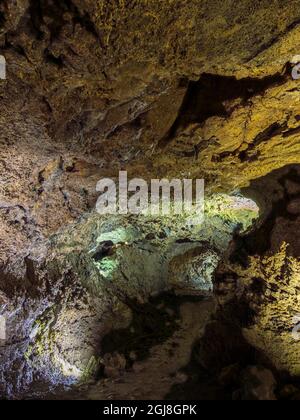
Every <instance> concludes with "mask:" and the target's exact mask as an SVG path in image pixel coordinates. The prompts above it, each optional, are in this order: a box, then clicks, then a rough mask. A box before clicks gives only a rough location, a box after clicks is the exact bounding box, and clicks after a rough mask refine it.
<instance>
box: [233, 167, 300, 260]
mask: <svg viewBox="0 0 300 420" xmlns="http://www.w3.org/2000/svg"><path fill="white" fill-rule="evenodd" d="M258 182H259V181H258ZM278 183H279V185H280V186H281V188H282V197H281V198H280V199H279V200H277V201H275V202H274V203H273V206H272V209H271V211H270V213H269V214H268V215H267V217H266V218H265V220H264V222H263V223H262V225H261V226H260V227H259V228H257V229H255V230H253V232H251V233H249V234H247V235H246V236H242V237H240V236H238V237H236V238H235V251H234V252H233V254H232V256H231V261H232V262H238V263H240V264H242V265H244V264H245V262H247V260H248V256H254V255H265V254H266V253H268V252H269V251H271V250H272V232H273V230H274V228H275V226H276V224H277V221H278V219H280V218H282V219H284V220H287V221H289V222H292V223H295V222H296V221H297V220H298V219H299V215H300V210H299V213H298V212H296V213H295V214H293V213H291V212H289V210H288V206H289V204H290V203H291V202H292V201H294V200H300V192H298V191H295V192H294V193H292V192H289V191H288V190H287V187H286V185H287V183H293V184H294V185H298V186H299V188H300V175H299V173H298V171H297V170H296V169H295V168H291V169H290V170H289V172H288V173H287V174H286V175H284V176H282V177H281V178H279V180H278ZM295 229H296V228H295ZM289 253H291V254H292V255H293V256H295V257H298V256H299V255H294V254H295V251H294V249H293V247H290V249H289ZM296 254H297V253H296Z"/></svg>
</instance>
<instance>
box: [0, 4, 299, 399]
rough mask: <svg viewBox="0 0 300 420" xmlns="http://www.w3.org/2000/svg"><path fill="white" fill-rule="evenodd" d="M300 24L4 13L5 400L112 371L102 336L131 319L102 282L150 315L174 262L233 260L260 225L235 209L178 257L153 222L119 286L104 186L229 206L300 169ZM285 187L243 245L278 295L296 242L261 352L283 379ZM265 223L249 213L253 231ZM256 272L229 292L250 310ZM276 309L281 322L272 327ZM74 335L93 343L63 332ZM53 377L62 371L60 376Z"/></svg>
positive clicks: (256, 330)
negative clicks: (120, 179) (103, 358)
mask: <svg viewBox="0 0 300 420" xmlns="http://www.w3.org/2000/svg"><path fill="white" fill-rule="evenodd" d="M299 25H300V10H299V2H298V1H297V0H289V1H285V0H276V1H275V0H274V1H272V2H271V3H270V1H265V0H264V1H261V0H260V1H253V0H252V1H249V0H240V1H239V2H234V1H232V0H225V1H224V0H222V1H221V0H217V1H210V0H189V1H187V0H141V1H136V0H115V1H108V0H99V1H96V0H93V1H92V0H67V1H58V0H57V1H56V0H39V1H36V0H34V1H33V0H3V1H1V3H0V53H1V54H3V55H4V56H5V58H6V60H7V75H8V77H7V80H6V81H3V80H0V101H1V113H0V129H1V130H0V174H1V176H0V235H1V243H0V302H1V309H0V313H6V314H10V318H9V320H11V321H10V322H11V324H10V331H11V332H10V335H9V339H8V343H6V346H5V347H0V353H1V357H2V366H1V368H0V372H1V375H2V376H0V378H1V380H0V382H1V388H0V389H1V392H2V394H3V395H4V396H12V395H15V394H16V393H17V392H18V391H19V390H21V389H24V387H25V385H26V384H29V383H31V382H32V381H33V379H36V377H38V378H39V380H40V381H48V382H49V381H50V382H52V384H56V383H60V382H61V381H65V379H64V378H66V377H68V378H69V379H68V380H70V382H72V380H73V379H74V376H77V375H79V376H80V375H81V376H82V373H84V374H86V376H88V375H89V373H90V372H92V371H93V370H94V369H95V366H96V365H97V360H94V359H93V357H95V348H97V346H99V343H98V342H96V341H95V337H100V336H101V335H102V334H103V331H102V328H103V329H104V330H106V329H107V330H109V328H111V327H112V326H114V327H115V326H116V325H117V324H118V322H119V323H120V324H121V326H124V325H126V323H128V320H129V319H130V310H128V307H127V306H126V305H125V306H123V305H122V303H120V299H119V298H118V297H117V296H115V295H114V293H111V290H110V293H108V292H107V288H106V287H104V286H103V284H104V285H105V284H106V283H105V281H103V277H104V279H105V276H103V272H104V273H107V270H108V272H109V273H110V274H109V276H107V277H106V281H107V282H109V281H110V282H111V283H112V284H113V286H114V287H115V289H114V288H113V290H116V286H117V289H119V290H121V291H122V292H123V293H125V294H126V296H130V297H134V298H136V299H140V302H142V303H143V302H145V300H146V296H147V295H148V294H149V293H151V292H153V291H158V290H159V291H161V290H162V289H163V288H164V287H165V286H166V285H167V284H168V282H167V280H166V279H167V278H168V262H169V261H170V260H172V259H174V258H175V260H180V259H181V258H182V261H183V265H182V266H180V270H182V272H183V273H184V272H185V269H186V268H185V267H186V266H185V264H186V265H187V266H188V267H189V264H190V263H192V265H194V264H195V261H194V260H193V259H192V261H191V260H190V252H195V251H191V249H193V248H194V247H195V248H197V247H199V242H201V246H203V242H204V241H206V247H207V248H209V250H207V249H206V252H207V251H209V252H214V253H215V252H216V249H217V253H218V254H220V255H222V253H223V252H224V250H225V249H226V247H227V245H228V241H229V240H230V235H231V233H232V231H233V230H234V229H236V228H237V227H238V224H239V221H242V222H244V221H245V212H243V211H241V212H240V211H238V215H236V214H235V217H234V218H233V219H234V220H233V219H232V216H233V215H232V209H230V210H228V209H227V210H226V211H224V210H222V209H221V210H220V209H219V212H220V213H221V215H222V214H223V217H221V218H219V219H218V218H217V219H216V218H215V216H214V215H212V214H211V212H212V209H211V208H209V209H208V214H209V217H210V223H209V225H207V226H205V229H204V231H203V232H202V237H201V240H200V241H199V237H198V238H197V237H196V238H195V237H194V236H193V234H192V233H191V232H189V231H185V233H184V235H183V236H187V237H188V238H189V240H191V238H192V240H195V241H196V245H195V243H194V244H191V243H189V245H184V244H182V243H181V246H178V247H177V248H176V252H177V253H176V252H175V251H174V252H173V253H172V252H171V251H170V250H169V249H168V246H170V243H169V242H168V232H169V230H168V229H170V226H165V224H164V223H163V226H159V227H158V226H154V227H153V226H151V225H149V226H148V231H147V229H145V230H146V232H147V234H150V235H151V234H152V235H153V232H152V231H150V232H149V229H150V227H153V230H154V231H155V235H154V239H149V238H151V236H150V237H148V239H147V238H146V237H142V239H141V237H140V232H141V231H142V232H144V230H143V229H144V226H143V225H142V223H141V226H139V223H136V225H137V226H136V228H137V230H138V233H137V232H134V233H133V234H132V235H133V238H134V240H137V241H138V242H139V241H142V242H143V243H142V244H141V242H139V243H138V244H135V243H133V242H134V240H133V239H132V238H131V239H129V243H131V246H128V245H126V244H124V243H125V242H126V240H125V241H124V240H120V239H118V240H117V241H116V242H113V245H114V247H116V245H119V246H118V247H116V249H114V251H115V252H116V253H117V255H118V257H119V258H120V260H121V261H123V263H124V266H123V267H122V268H123V274H122V276H120V272H119V271H118V272H117V275H116V276H115V277H114V276H110V275H111V272H110V271H109V270H110V269H111V268H112V267H113V268H114V265H112V266H111V259H109V258H108V261H107V257H105V258H106V261H104V263H106V264H104V266H103V260H101V259H100V262H99V261H98V263H99V265H100V268H99V267H97V265H96V264H94V262H93V261H92V260H93V257H92V256H93V255H97V253H98V254H99V252H101V250H99V248H98V247H99V246H101V243H102V241H98V242H97V235H100V234H102V233H103V232H100V231H101V229H100V227H99V226H100V225H101V223H102V220H100V219H99V220H98V219H97V218H96V216H94V215H93V214H90V213H91V212H92V210H93V209H94V206H95V202H96V199H97V196H96V191H95V186H96V183H97V181H98V180H99V179H100V178H101V177H106V176H113V177H114V176H116V175H117V173H118V171H119V170H120V169H126V170H128V172H129V176H131V175H132V176H134V177H139V176H142V177H143V178H146V179H150V178H156V177H160V178H162V177H171V176H176V177H188V178H191V177H195V178H196V177H197V178H200V177H204V178H205V179H206V182H207V192H214V193H215V192H218V193H223V194H226V193H231V192H233V191H237V190H238V189H240V188H241V187H246V186H249V184H250V183H251V181H253V180H255V179H259V178H261V177H263V176H265V175H267V174H268V173H270V172H271V171H273V170H278V169H280V168H282V167H284V166H286V165H292V164H296V163H298V161H299V147H300V146H299V144H300V143H299V141H298V134H299V132H300V129H299V119H300V117H299V107H298V99H299V98H298V95H299V81H293V80H292V79H291V75H290V71H291V66H290V64H289V62H290V61H291V60H292V57H293V56H294V55H296V54H299V50H298V48H299V47H298V46H299V41H300V31H299ZM287 171H289V169H288V170H287ZM283 176H284V178H283V179H281V181H278V180H277V181H275V188H278V192H277V194H278V195H279V204H278V205H276V204H275V205H274V206H273V204H274V203H276V202H277V201H278V197H277V196H276V191H275V192H274V191H273V190H272V193H274V197H275V198H274V202H273V201H272V200H270V199H269V198H267V199H262V198H259V197H256V194H254V195H253V191H252V192H250V193H249V194H250V196H252V197H254V198H256V199H257V200H258V201H259V203H260V202H262V206H263V207H262V210H263V211H265V214H266V215H268V217H269V220H270V221H269V222H267V223H266V225H265V227H263V228H261V229H260V228H259V229H258V230H257V231H256V232H255V233H254V235H257V236H256V239H255V236H254V239H253V237H251V235H250V237H249V241H248V242H247V244H246V245H245V247H244V244H243V246H241V245H240V239H239V240H237V242H236V243H234V244H232V247H233V248H234V247H236V246H237V247H238V250H239V258H240V260H241V259H242V260H243V259H244V260H245V259H246V258H247V257H248V255H250V256H252V257H253V258H254V259H253V260H252V264H254V266H253V267H255V270H257V271H258V272H259V276H260V277H261V278H262V279H263V280H264V282H265V281H266V282H270V283H271V286H272V287H275V286H276V287H279V286H278V284H277V283H278V279H277V277H276V270H275V271H272V270H273V268H274V267H273V263H274V260H276V261H277V259H278V258H279V259H280V256H281V254H279V257H278V256H277V257H276V256H273V257H270V256H269V257H266V256H265V254H266V253H267V252H268V251H270V250H271V251H273V255H274V254H276V252H278V249H279V248H280V246H281V245H282V242H283V241H286V242H288V243H289V244H290V249H291V251H290V252H291V257H293V258H294V259H291V258H290V257H286V258H289V259H288V260H284V261H285V263H284V265H283V267H281V266H280V267H279V270H281V268H282V270H283V273H282V271H280V272H281V277H282V278H281V277H280V280H283V284H284V286H283V291H282V293H281V292H280V293H279V292H278V291H275V292H273V291H272V290H271V292H270V294H271V296H269V295H267V296H266V297H264V295H263V297H262V298H261V296H260V295H259V293H261V292H260V291H259V293H258V295H259V298H261V300H259V304H258V308H257V307H256V308H255V311H257V313H256V314H255V315H256V318H255V322H254V324H255V325H254V324H253V325H252V326H253V328H252V330H253V331H252V333H251V334H250V332H251V331H250V332H249V334H248V335H247V340H248V341H249V342H250V343H251V344H252V345H253V346H254V347H259V348H260V349H263V350H264V351H265V352H266V353H267V355H268V357H270V358H271V359H272V361H273V362H274V363H275V365H276V367H278V368H280V369H281V368H284V369H287V370H288V372H289V373H292V374H297V375H298V373H299V372H298V358H296V356H293V358H292V359H291V355H290V352H289V351H288V350H286V348H287V347H288V343H289V342H288V341H286V340H289V338H288V337H290V336H287V335H286V336H283V334H288V333H287V330H288V328H289V327H290V324H288V325H285V329H286V330H285V333H283V332H282V330H281V327H282V326H281V323H282V322H283V320H286V321H287V322H288V320H289V316H288V315H287V311H288V308H289V305H290V304H293V305H295V302H294V300H295V299H296V295H297V293H296V290H297V287H298V286H297V276H296V277H295V276H294V274H293V273H294V272H293V270H294V269H295V270H296V268H295V267H297V264H298V260H297V257H299V254H298V249H299V245H298V241H297V238H295V235H294V232H295V231H297V228H298V224H297V221H298V200H299V197H298V194H299V186H298V184H297V182H295V177H296V178H297V175H295V173H291V172H289V174H288V175H286V174H285V175H283ZM296 181H297V180H296ZM263 182H264V181H263ZM280 182H281V183H280ZM282 182H284V183H287V185H286V186H284V187H282ZM295 184H296V185H295ZM252 185H254V188H253V189H254V190H255V191H257V188H258V186H257V185H255V184H252ZM263 185H264V184H263ZM262 188H263V187H262ZM268 188H269V184H267V191H270V192H271V190H270V189H268ZM294 189H296V191H294ZM215 200H216V202H217V203H218V199H217V198H215ZM260 200H261V201H260ZM280 200H281V201H280ZM271 201H272V203H271ZM282 203H285V208H284V210H283V209H282ZM286 206H287V207H286ZM270 208H272V209H273V212H272V214H271V215H270V213H269V210H270ZM248 213H249V214H250V216H249V214H248ZM254 213H255V212H254ZM287 213H288V214H289V215H290V216H289V217H287ZM278 214H279V216H278ZM252 216H253V212H252V211H250V212H249V211H248V210H247V217H246V219H247V221H248V222H249V221H250V220H251V218H252ZM82 218H83V219H82ZM95 218H96V219H97V220H95ZM264 221H265V220H264ZM270 224H271V225H270ZM129 225H130V223H129ZM248 225H249V223H248ZM127 227H128V228H129V232H131V228H132V226H131V227H130V226H127ZM114 229H115V226H111V228H110V229H108V231H107V232H114ZM164 229H167V231H165V230H164ZM172 229H173V227H172V226H171V231H172ZM175 231H176V229H175ZM107 232H104V233H107ZM166 232H167V233H166ZM144 233H145V232H144ZM266 233H267V234H268V236H267V237H268V239H269V240H268V241H267V243H266V241H265V240H262V238H263V236H264V235H265V234H266ZM173 234H174V235H175V237H176V239H178V238H179V239H180V240H182V239H183V238H182V235H179V236H178V235H177V234H178V232H177V231H176V232H175V233H174V232H173ZM136 235H137V236H136ZM106 240H111V238H106V239H103V241H106ZM131 240H132V242H130V241H131ZM161 240H164V241H165V243H164V245H163V249H162V248H161V245H160V243H159V241H161ZM208 244H209V245H208ZM141 245H142V248H143V249H141ZM177 245H178V244H177ZM179 248H181V249H180V250H179ZM152 251H153V254H154V257H153V256H151V253H152ZM231 251H232V250H231V249H230V250H229V251H228V255H229V254H231ZM89 252H91V254H89ZM257 252H258V253H259V254H260V255H259V257H258V256H257V257H254V255H255V253H257ZM178 254H179V257H178ZM181 254H182V255H184V257H182V255H181ZM140 255H142V258H140ZM199 258H200V260H201V258H202V259H203V257H202V256H201V255H199ZM266 258H267V259H266ZM128 261H130V262H131V261H134V262H135V265H134V267H133V264H129V263H128ZM286 261H288V263H287V262H286ZM173 262H174V261H173ZM177 263H178V261H177V262H176V261H175V263H174V264H175V266H176V267H177V265H176V264H177ZM235 263H236V261H235ZM101 264H102V266H101ZM265 265H266V266H267V267H268V268H267V269H265V268H264V269H263V273H261V271H262V268H261V266H263V267H264V266H265ZM147 266H148V267H150V266H151V268H149V270H148V269H147V270H146V271H145V267H147ZM197 268H199V267H197ZM134 270H136V272H134ZM143 270H144V271H143ZM188 270H189V268H188ZM200 270H201V268H200ZM244 270H246V271H243V270H242V269H241V268H240V267H239V268H236V267H235V268H234V271H237V274H235V275H234V276H233V279H231V276H229V279H228V278H227V281H226V282H225V285H224V288H225V289H227V288H229V289H230V288H231V286H232V289H233V294H235V295H236V299H237V298H238V296H239V295H238V293H237V291H236V284H235V283H238V285H239V283H240V282H241V283H243V282H242V279H244V278H246V279H247V281H248V280H249V279H248V277H249V276H250V274H251V276H253V274H252V273H250V274H249V272H248V271H247V269H244ZM143 272H144V277H145V278H143V275H141V273H143ZM266 272H269V273H271V274H270V277H269V278H268V279H265V277H266ZM99 273H100V275H99ZM291 273H292V274H291ZM274 276H275V277H274ZM127 278H128V279H129V281H127ZM237 278H238V280H237ZM145 279H147V282H146V281H144V280H145ZM231 280H232V281H231ZM172 281H174V279H172ZM252 282H253V279H252V277H251V282H250V289H251V285H252ZM221 283H222V282H221ZM232 283H233V285H232ZM246 283H247V282H246ZM273 283H276V284H275V286H274V284H273ZM271 286H270V287H271ZM244 288H245V293H244V294H243V300H242V304H243V305H245V307H246V308H248V306H250V307H251V305H252V303H251V302H252V301H250V299H249V296H250V295H251V294H250V295H249V294H248V284H247V285H246V286H244ZM108 289H109V288H108ZM259 290H260V289H259ZM267 290H269V289H268V288H267ZM280 290H281V289H280ZM143 293H144V296H140V295H141V294H142V295H143ZM256 294H257V292H255V291H254V295H256ZM251 296H252V295H251ZM244 300H246V303H245V301H244ZM255 301H256V300H255V299H254V301H253V302H255ZM270 301H271V304H270ZM274 301H275V302H281V303H280V304H279V303H278V305H279V307H277V305H276V304H275V303H274ZM2 302H3V303H2ZM272 302H273V303H274V305H275V306H273V303H272ZM119 305H121V307H119ZM295 307H297V306H295ZM20 308H21V309H20ZM266 308H268V309H266ZM266 310H268V311H269V310H270V311H271V312H272V314H273V315H272V316H274V317H275V319H276V323H275V325H273V324H272V325H271V324H270V323H269V324H268V322H266V315H265V312H264V311H266ZM104 314H106V316H104ZM285 317H287V318H285ZM24 320H26V322H25V323H24ZM69 322H70V323H71V324H72V325H73V323H74V332H76V334H75V333H74V334H72V333H70V334H69V335H68V333H67V332H66V331H64V330H63V328H62V326H64V325H65V324H66V323H69ZM100 323H101V327H97V326H98V325H99V324H100ZM97 328H99V330H97ZM274 328H275V330H276V331H275V332H274ZM262 332H263V333H264V334H265V333H266V334H270V337H271V338H272V337H273V335H272V334H275V333H276V334H277V338H276V339H277V340H281V341H280V345H281V346H282V348H283V349H285V351H286V352H287V354H285V352H284V351H281V352H280V354H279V355H278V354H277V351H278V350H276V352H275V350H274V346H273V344H272V343H271V342H269V343H267V344H264V345H262V344H260V342H259V337H260V334H261V333H262ZM279 333H280V334H279ZM271 338H270V341H271ZM76 340H79V341H78V342H76ZM32 342H33V343H34V345H33V347H32ZM80 348H81V349H84V350H83V353H84V356H83V357H82V353H80V351H79V349H80ZM293 348H294V346H293ZM62 349H63V351H62V353H63V354H64V356H65V357H64V359H63V361H62V360H61V358H59V357H58V356H59V353H60V352H61V350H62ZM41 350H43V351H42V353H43V354H41ZM73 350H74V351H73ZM79 353H80V355H79ZM25 354H26V357H24V355H25ZM294 354H295V355H296V354H297V352H295V353H294ZM50 356H51V361H50V362H49V357H50ZM79 359H80V363H79V364H78V360H79ZM49 364H50V365H51V366H52V367H53V369H52V370H51V369H50V370H49V371H48V372H46V369H45V367H48V366H49ZM85 370H86V372H84V371H85ZM20 372H21V374H20ZM62 376H63V378H62ZM67 382H68V381H67Z"/></svg>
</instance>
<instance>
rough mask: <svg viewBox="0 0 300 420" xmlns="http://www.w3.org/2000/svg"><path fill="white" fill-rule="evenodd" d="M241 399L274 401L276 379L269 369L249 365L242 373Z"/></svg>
mask: <svg viewBox="0 0 300 420" xmlns="http://www.w3.org/2000/svg"><path fill="white" fill-rule="evenodd" d="M241 380H242V384H243V388H242V390H241V399H242V400H257V401H276V400H277V398H276V396H275V388H276V385H277V383H276V380H275V378H274V375H273V373H272V372H271V371H270V370H267V369H265V368H262V367H260V366H251V367H248V368H247V369H245V370H244V371H243V373H242V379H241Z"/></svg>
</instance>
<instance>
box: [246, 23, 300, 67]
mask: <svg viewBox="0 0 300 420" xmlns="http://www.w3.org/2000/svg"><path fill="white" fill-rule="evenodd" d="M298 25H300V19H298V20H296V21H295V22H292V23H291V24H290V25H288V26H287V28H286V29H285V30H284V31H282V32H281V33H280V34H278V35H277V36H275V37H273V38H272V39H270V41H268V42H265V43H264V44H262V45H261V46H260V48H259V49H258V51H256V52H255V53H254V54H252V55H251V56H250V57H248V58H247V59H246V60H245V63H248V62H249V61H251V60H254V59H255V58H256V57H258V56H259V55H260V54H261V53H263V52H264V51H266V50H268V49H269V48H271V47H272V46H273V45H275V44H276V42H278V41H279V40H280V39H281V38H283V37H284V36H285V35H286V34H288V33H289V32H291V31H292V30H293V29H295V28H296V27H297V26H298Z"/></svg>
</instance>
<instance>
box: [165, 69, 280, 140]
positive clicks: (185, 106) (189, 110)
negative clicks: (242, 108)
mask: <svg viewBox="0 0 300 420" xmlns="http://www.w3.org/2000/svg"><path fill="white" fill-rule="evenodd" d="M285 81H286V76H285V75H280V74H275V75H273V76H267V77H265V78H263V79H255V78H245V79H240V80H238V79H236V78H235V77H229V76H228V77H227V76H216V75H213V74H207V73H205V74H203V75H202V76H201V78H200V79H199V80H198V81H196V82H193V81H192V82H189V84H188V89H187V93H186V95H185V98H184V100H183V103H182V106H181V108H180V110H179V113H178V117H177V119H176V121H175V122H174V124H173V126H172V127H171V129H170V131H169V133H168V134H167V136H166V137H165V138H163V139H162V140H161V141H160V147H165V146H166V145H168V144H169V143H170V142H171V141H172V139H173V138H174V137H175V136H176V134H177V133H178V131H179V130H181V129H185V128H186V127H187V126H189V125H190V124H193V123H197V124H202V123H204V122H205V121H206V120H207V119H208V118H210V117H213V116H219V117H224V118H226V117H229V116H230V115H231V113H232V112H233V110H234V108H231V109H227V108H226V106H225V102H226V101H230V100H234V99H238V98H241V99H242V102H243V103H244V104H246V103H247V101H249V99H250V98H251V97H253V96H255V95H258V94H262V93H264V92H265V91H266V90H267V89H269V88H270V87H272V86H277V85H280V84H283V83H285Z"/></svg>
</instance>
